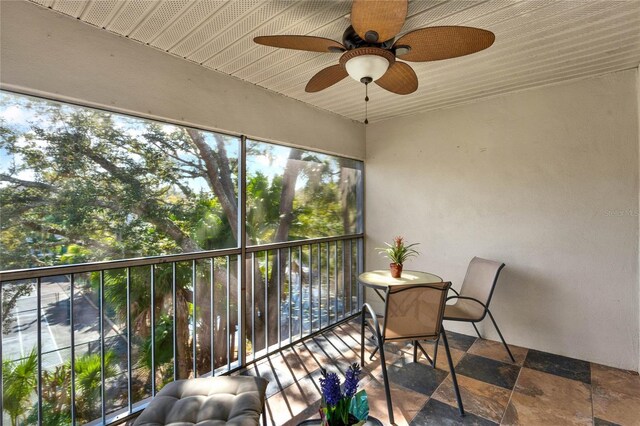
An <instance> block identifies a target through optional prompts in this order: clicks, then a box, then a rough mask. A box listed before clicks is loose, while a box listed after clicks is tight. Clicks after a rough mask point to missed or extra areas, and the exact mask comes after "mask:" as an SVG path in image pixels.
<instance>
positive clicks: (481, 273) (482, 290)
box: [460, 257, 504, 308]
mask: <svg viewBox="0 0 640 426" xmlns="http://www.w3.org/2000/svg"><path fill="white" fill-rule="evenodd" d="M502 268H504V263H502V262H497V261H495V260H487V259H481V258H479V257H474V258H473V259H471V262H469V267H468V268H467V275H465V277H464V281H463V282H462V288H461V289H460V296H465V297H472V298H474V299H476V300H478V301H480V302H482V303H484V305H485V306H486V307H487V308H488V307H489V302H491V296H492V295H493V290H494V288H495V286H496V283H497V282H498V275H500V271H501V270H502Z"/></svg>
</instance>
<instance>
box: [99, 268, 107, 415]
mask: <svg viewBox="0 0 640 426" xmlns="http://www.w3.org/2000/svg"><path fill="white" fill-rule="evenodd" d="M99 318H100V397H101V399H102V423H106V421H107V401H106V392H105V391H106V380H105V377H104V375H105V368H104V355H105V351H104V270H102V271H100V315H99Z"/></svg>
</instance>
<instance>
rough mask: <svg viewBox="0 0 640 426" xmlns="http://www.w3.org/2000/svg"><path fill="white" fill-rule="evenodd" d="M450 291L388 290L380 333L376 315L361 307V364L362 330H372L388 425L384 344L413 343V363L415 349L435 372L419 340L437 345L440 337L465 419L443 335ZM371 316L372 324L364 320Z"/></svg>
mask: <svg viewBox="0 0 640 426" xmlns="http://www.w3.org/2000/svg"><path fill="white" fill-rule="evenodd" d="M450 287H451V283H450V282H441V283H432V284H402V285H393V286H388V287H387V290H386V297H385V307H384V311H385V313H384V319H383V325H382V330H381V328H380V324H379V322H378V318H377V316H376V313H375V311H374V310H373V308H372V307H371V305H369V304H368V303H365V304H364V305H363V307H362V314H361V330H360V332H361V342H360V344H361V349H360V351H361V352H360V362H361V363H362V365H363V366H364V338H365V326H367V325H368V326H369V327H370V328H372V329H373V330H372V331H373V333H374V340H375V342H376V345H377V349H379V350H380V364H381V366H382V378H383V381H384V390H385V394H386V397H387V409H388V411H389V421H390V422H391V423H392V424H393V422H394V420H393V405H392V401H391V391H390V388H389V378H388V375H387V366H386V362H385V357H384V344H385V343H386V342H391V341H393V342H402V341H411V342H412V343H413V362H417V358H418V357H417V351H418V348H420V350H421V351H422V352H423V353H424V354H425V355H426V357H427V360H429V362H430V363H431V365H433V366H434V368H435V362H433V361H432V360H431V358H429V356H428V355H427V353H426V352H425V351H424V349H423V348H422V346H421V345H420V343H418V340H428V341H434V342H437V341H438V339H439V338H440V336H442V340H443V343H444V347H445V350H446V353H447V360H448V362H449V370H450V371H451V379H452V381H453V388H454V390H455V394H456V399H457V400H458V410H459V411H460V415H461V416H464V408H463V406H462V398H461V397H460V389H458V380H457V378H456V372H455V369H454V367H453V361H452V360H451V352H450V351H449V342H448V341H447V335H446V334H445V332H444V327H443V325H442V318H443V314H444V307H445V301H446V297H447V291H448V290H449V288H450ZM367 313H369V315H370V316H371V322H370V323H369V322H368V321H367V320H366V314H367Z"/></svg>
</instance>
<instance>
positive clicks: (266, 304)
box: [264, 250, 269, 354]
mask: <svg viewBox="0 0 640 426" xmlns="http://www.w3.org/2000/svg"><path fill="white" fill-rule="evenodd" d="M264 350H265V354H266V353H269V250H266V251H265V252H264Z"/></svg>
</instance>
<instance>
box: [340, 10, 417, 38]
mask: <svg viewBox="0 0 640 426" xmlns="http://www.w3.org/2000/svg"><path fill="white" fill-rule="evenodd" d="M407 8H408V1H407V0H383V1H378V0H353V5H352V6H351V25H353V29H354V30H356V33H358V35H359V36H360V38H362V39H363V40H365V41H368V42H369V43H382V42H384V41H387V40H390V39H392V38H393V37H395V36H396V34H398V33H399V32H400V30H401V29H402V26H403V25H404V21H405V19H406V18H407Z"/></svg>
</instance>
